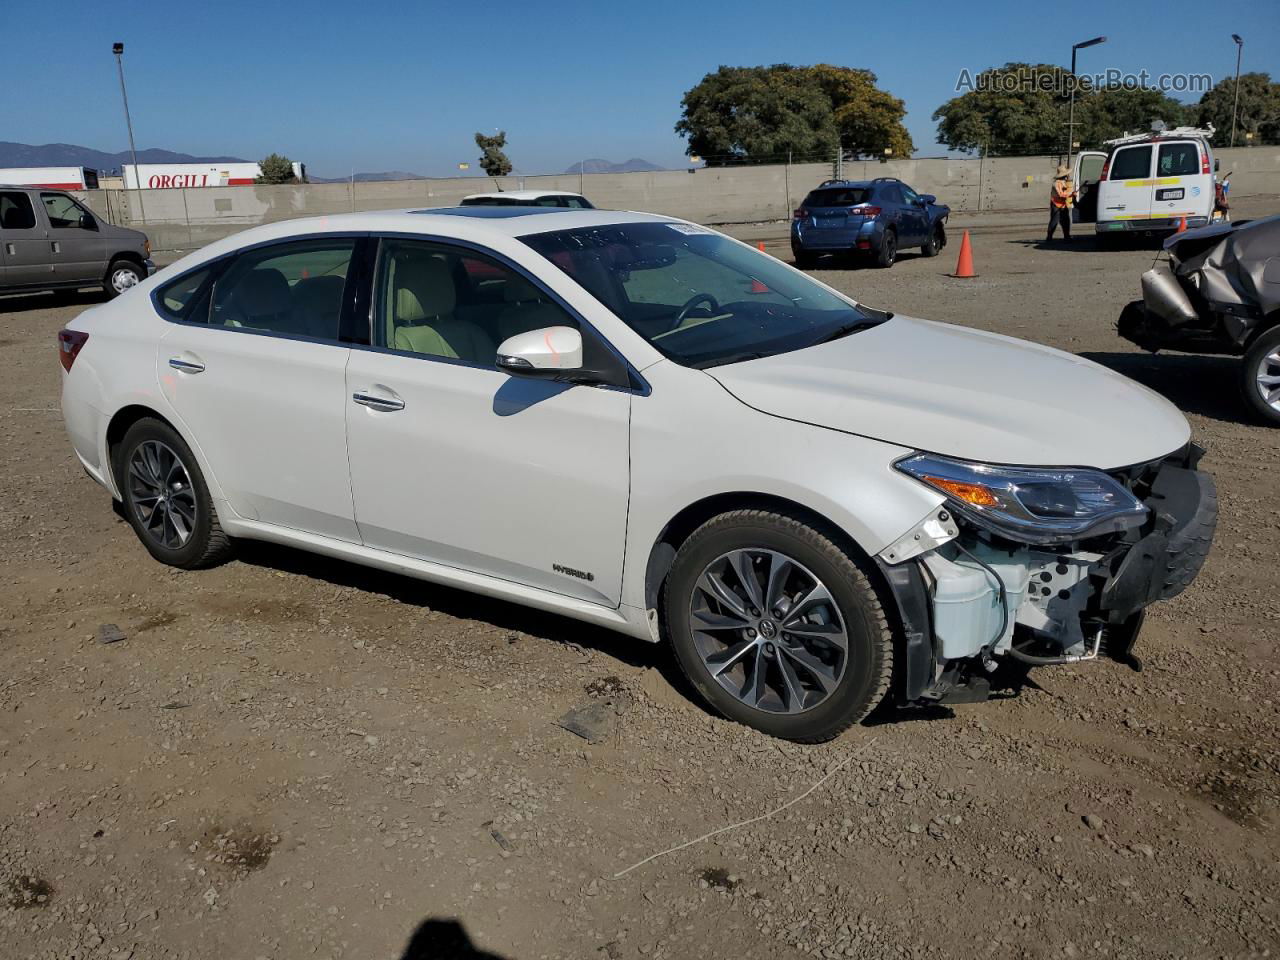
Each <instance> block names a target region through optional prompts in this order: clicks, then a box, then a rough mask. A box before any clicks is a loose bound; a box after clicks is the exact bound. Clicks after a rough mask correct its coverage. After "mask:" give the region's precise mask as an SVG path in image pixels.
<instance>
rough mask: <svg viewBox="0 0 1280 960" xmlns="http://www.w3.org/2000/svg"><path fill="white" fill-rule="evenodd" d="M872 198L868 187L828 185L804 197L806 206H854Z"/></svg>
mask: <svg viewBox="0 0 1280 960" xmlns="http://www.w3.org/2000/svg"><path fill="white" fill-rule="evenodd" d="M870 199H871V191H870V190H868V189H867V188H866V187H826V188H824V189H822V190H811V191H810V192H809V195H808V196H807V197H805V198H804V205H805V206H806V207H853V206H856V205H858V204H859V203H866V202H867V201H868V200H870Z"/></svg>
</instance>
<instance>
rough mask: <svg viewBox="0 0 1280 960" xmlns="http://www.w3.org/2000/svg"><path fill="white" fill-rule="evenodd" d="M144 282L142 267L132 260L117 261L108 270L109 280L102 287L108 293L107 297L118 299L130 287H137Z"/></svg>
mask: <svg viewBox="0 0 1280 960" xmlns="http://www.w3.org/2000/svg"><path fill="white" fill-rule="evenodd" d="M142 280H143V276H142V268H141V267H140V266H138V265H137V264H136V263H134V262H133V261H131V260H117V261H116V262H115V263H113V264H111V266H110V267H108V268H107V278H106V280H104V281H103V283H102V286H103V289H105V290H106V291H107V296H109V297H118V296H120V294H122V293H124V292H125V291H126V290H128V289H129V288H130V287H136V286H137V285H138V284H140V283H141V282H142Z"/></svg>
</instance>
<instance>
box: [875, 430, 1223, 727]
mask: <svg viewBox="0 0 1280 960" xmlns="http://www.w3.org/2000/svg"><path fill="white" fill-rule="evenodd" d="M1202 453H1203V451H1202V450H1201V449H1200V448H1199V447H1197V446H1195V445H1194V444H1192V445H1188V447H1186V448H1185V449H1183V450H1180V451H1178V452H1177V453H1174V454H1171V455H1169V456H1167V457H1164V458H1161V459H1160V460H1157V461H1154V462H1151V463H1144V464H1139V465H1136V466H1133V467H1130V468H1127V469H1122V470H1113V471H1107V472H1103V471H1096V470H1085V469H1080V470H1070V469H1052V470H1049V469H1046V470H1034V469H1029V468H1016V467H998V466H989V465H983V464H972V463H967V462H965V461H959V460H953V459H950V458H945V457H935V456H931V455H926V454H920V455H916V456H913V457H908V458H906V459H905V460H903V461H900V462H899V463H898V464H897V466H898V469H900V470H902V471H903V472H904V473H907V474H909V475H911V476H914V477H915V478H916V479H918V480H920V481H921V482H923V483H926V484H928V485H930V486H932V487H933V488H935V489H937V490H939V491H941V492H942V493H944V494H945V495H946V497H947V502H946V503H945V504H944V506H943V507H941V508H940V509H939V510H937V511H936V512H935V513H933V514H931V515H930V516H929V517H928V518H926V520H925V521H923V522H922V523H921V524H920V525H918V526H917V527H916V528H915V529H914V530H912V531H910V532H909V533H908V534H907V535H906V536H905V537H903V538H902V539H901V540H899V541H898V542H897V543H895V544H893V545H891V546H889V547H888V548H886V549H885V550H884V551H883V552H882V553H881V554H880V555H879V557H878V558H877V559H878V561H879V563H880V566H881V570H882V571H883V573H884V575H885V577H886V579H887V580H888V582H889V585H890V587H891V589H892V592H893V594H894V598H895V600H896V601H897V606H898V613H899V617H900V621H901V623H902V625H903V631H904V634H905V644H904V656H903V659H904V666H905V669H904V671H903V676H904V685H903V688H902V689H901V690H900V691H899V695H900V697H901V698H902V699H904V700H907V701H925V702H928V701H933V702H938V701H946V702H966V701H973V700H980V699H985V696H986V694H987V691H988V690H989V684H988V683H987V682H986V680H985V675H986V674H987V673H989V672H990V671H992V670H994V669H995V667H996V665H997V664H998V662H999V660H1000V659H1001V658H1010V659H1013V660H1017V661H1021V662H1023V663H1026V664H1031V665H1037V666H1039V665H1048V664H1062V663H1075V662H1080V661H1084V660H1091V659H1094V658H1096V657H1098V656H1100V655H1107V656H1111V657H1113V658H1115V659H1118V660H1121V661H1123V662H1129V663H1130V664H1136V660H1135V659H1134V658H1133V656H1132V648H1133V644H1134V641H1135V640H1136V638H1137V634H1138V631H1139V629H1140V627H1141V624H1142V618H1143V615H1144V610H1145V608H1146V607H1147V606H1149V605H1150V604H1152V603H1154V602H1156V601H1157V600H1167V599H1170V598H1172V597H1175V596H1177V595H1178V594H1179V593H1181V592H1182V591H1183V589H1185V588H1186V586H1187V585H1188V584H1189V583H1190V582H1191V581H1192V580H1193V579H1194V578H1195V576H1196V574H1197V573H1199V571H1200V568H1201V566H1202V565H1203V563H1204V559H1205V556H1206V555H1207V553H1208V550H1209V545H1210V543H1211V542H1212V539H1213V533H1214V529H1215V526H1216V524H1217V513H1218V508H1217V494H1216V492H1215V488H1214V484H1213V480H1212V478H1211V477H1209V475H1208V474H1206V473H1203V472H1201V471H1199V470H1197V469H1196V465H1197V463H1198V461H1199V459H1200V456H1201V454H1202Z"/></svg>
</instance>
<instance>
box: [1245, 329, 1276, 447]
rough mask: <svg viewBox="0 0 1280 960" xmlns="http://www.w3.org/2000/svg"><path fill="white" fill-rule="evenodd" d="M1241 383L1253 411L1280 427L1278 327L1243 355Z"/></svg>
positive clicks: (1260, 338) (1270, 423)
mask: <svg viewBox="0 0 1280 960" xmlns="http://www.w3.org/2000/svg"><path fill="white" fill-rule="evenodd" d="M1241 372H1242V374H1243V376H1242V377H1241V384H1240V386H1241V387H1242V388H1243V389H1244V396H1245V400H1246V401H1247V402H1248V404H1249V406H1250V407H1252V408H1253V411H1254V412H1255V413H1257V414H1258V416H1259V417H1261V418H1262V419H1263V421H1264V422H1265V423H1267V424H1268V425H1269V426H1272V427H1280V327H1275V328H1273V329H1271V330H1268V331H1267V332H1266V333H1264V334H1262V336H1260V337H1258V339H1257V340H1255V341H1253V346H1251V347H1250V348H1249V351H1248V352H1247V353H1246V354H1245V355H1244V363H1243V365H1242V367H1241Z"/></svg>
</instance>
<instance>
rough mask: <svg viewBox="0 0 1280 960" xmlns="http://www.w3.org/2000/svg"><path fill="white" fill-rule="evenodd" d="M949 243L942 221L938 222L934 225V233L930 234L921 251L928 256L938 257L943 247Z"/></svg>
mask: <svg viewBox="0 0 1280 960" xmlns="http://www.w3.org/2000/svg"><path fill="white" fill-rule="evenodd" d="M946 245H947V233H946V230H945V229H944V228H943V226H942V223H941V222H938V223H935V224H934V225H933V233H931V234H929V239H928V240H926V241H925V244H924V246H923V247H921V251H922V252H923V253H924V255H925V256H926V257H936V256H937V255H938V254H940V253H941V252H942V248H943V247H945V246H946Z"/></svg>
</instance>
